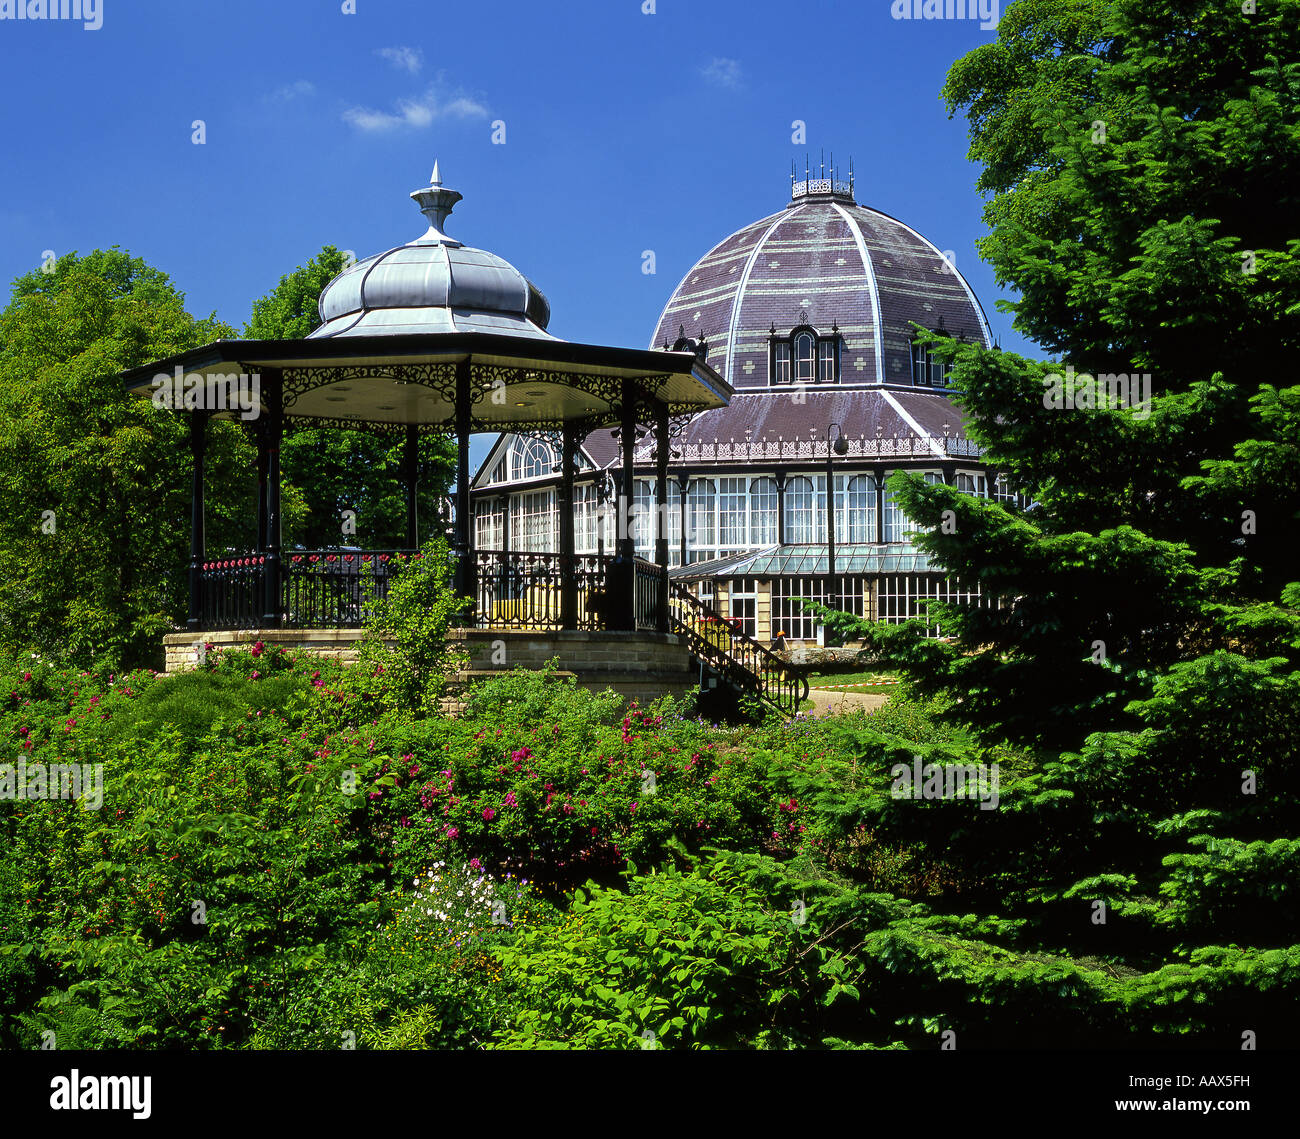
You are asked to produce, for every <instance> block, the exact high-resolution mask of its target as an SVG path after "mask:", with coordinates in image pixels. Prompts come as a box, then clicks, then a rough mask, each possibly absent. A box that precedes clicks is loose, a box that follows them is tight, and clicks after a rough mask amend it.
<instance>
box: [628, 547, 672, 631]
mask: <svg viewBox="0 0 1300 1139" xmlns="http://www.w3.org/2000/svg"><path fill="white" fill-rule="evenodd" d="M663 579H664V568H663V567H662V566H659V565H656V564H655V563H654V562H647V561H643V560H642V559H641V558H637V559H636V562H635V564H634V566H633V591H632V594H633V600H632V613H633V620H634V622H635V625H636V630H637V632H639V633H653V632H655V631H656V630H657V629H658V628H659V590H660V586H661V585H662V583H663Z"/></svg>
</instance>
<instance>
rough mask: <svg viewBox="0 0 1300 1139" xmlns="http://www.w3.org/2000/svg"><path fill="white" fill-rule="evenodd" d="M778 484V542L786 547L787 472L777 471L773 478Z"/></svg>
mask: <svg viewBox="0 0 1300 1139" xmlns="http://www.w3.org/2000/svg"><path fill="white" fill-rule="evenodd" d="M772 481H773V482H774V483H776V542H777V545H779V546H784V545H785V471H777V472H776V473H775V474H774V475H773V476H772Z"/></svg>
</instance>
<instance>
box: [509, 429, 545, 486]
mask: <svg viewBox="0 0 1300 1139" xmlns="http://www.w3.org/2000/svg"><path fill="white" fill-rule="evenodd" d="M512 467H513V470H512V477H513V478H517V479H536V478H542V477H544V476H546V475H549V474H552V473H553V472H554V469H555V452H554V451H553V450H552V449H551V447H550V445H549V444H547V443H543V442H542V441H541V440H540V439H520V440H519V441H518V442H517V443H516V444H515V449H514V462H513V464H512Z"/></svg>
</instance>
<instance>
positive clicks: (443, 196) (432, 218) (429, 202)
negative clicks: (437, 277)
mask: <svg viewBox="0 0 1300 1139" xmlns="http://www.w3.org/2000/svg"><path fill="white" fill-rule="evenodd" d="M411 197H412V198H413V199H415V203H416V205H418V206H419V207H420V212H421V213H422V214H424V216H425V217H426V218H428V219H429V229H428V232H427V233H425V235H424V236H423V237H421V238H420V239H419V240H420V242H421V243H429V244H433V245H455V246H458V245H460V244H461V242H459V241H457V240H456V239H455V238H454V237H448V236H447V235H446V234H445V233H443V232H442V227H443V226H444V225H446V223H447V216H448V215H449V214H450V213H451V211H452V209H453V208H454V207H455V205H456V203H457V202H459V201H460V200H461V199H462V197H463V195H462V194H459V193H457V192H456V191H455V190H448V189H447V188H445V187H444V186H443V184H442V175H441V174H440V173H439V171H438V160H437V159H436V158H435V159H434V160H433V173H432V174H431V175H430V176H429V184H428V185H427V186H426V187H425V188H424V189H423V190H412V191H411Z"/></svg>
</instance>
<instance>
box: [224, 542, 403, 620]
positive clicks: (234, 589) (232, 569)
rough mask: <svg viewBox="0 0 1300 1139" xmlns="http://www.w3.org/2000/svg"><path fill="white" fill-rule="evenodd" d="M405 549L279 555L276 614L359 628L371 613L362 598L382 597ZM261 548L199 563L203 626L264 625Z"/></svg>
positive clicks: (265, 566)
mask: <svg viewBox="0 0 1300 1139" xmlns="http://www.w3.org/2000/svg"><path fill="white" fill-rule="evenodd" d="M418 557H420V555H419V554H418V553H414V552H413V551H408V550H373V551H367V552H365V553H361V552H357V551H341V550H295V551H291V552H288V553H285V554H282V555H281V557H280V582H279V590H278V591H277V592H278V595H279V599H280V604H279V608H278V612H277V613H276V614H275V616H276V617H277V618H278V621H279V624H280V626H281V627H283V628H288V629H317V628H323V629H351V628H359V627H360V626H361V625H363V624H364V623H365V622H366V620H367V618H368V617H369V616H370V607H369V606H368V604H367V597H368V596H373V597H384V596H387V593H388V585H389V582H390V581H391V579H392V575H393V574H394V573H395V572H396V571H397V570H398V568H399V567H400V566H401V565H402V564H403V563H404V562H405V560H406V559H407V558H418ZM269 568H270V567H269V565H268V562H267V556H266V554H264V553H249V554H241V555H238V556H234V557H229V558H219V559H217V560H216V561H210V562H204V563H203V586H202V590H203V593H202V602H201V604H200V607H199V612H200V617H201V622H202V628H204V629H210V630H217V629H257V628H261V627H262V626H263V625H265V624H266V623H267V622H266V617H267V612H266V574H267V572H268V571H269Z"/></svg>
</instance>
